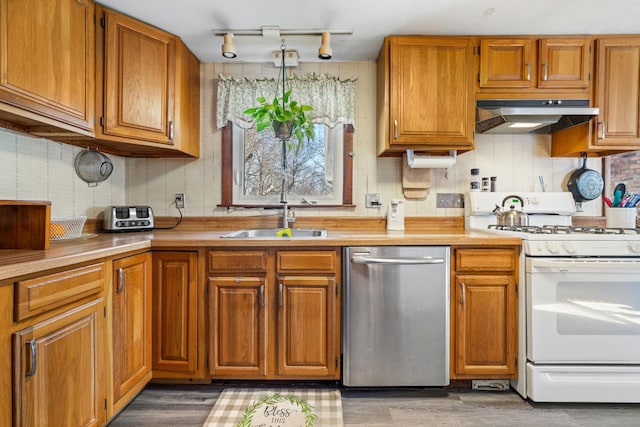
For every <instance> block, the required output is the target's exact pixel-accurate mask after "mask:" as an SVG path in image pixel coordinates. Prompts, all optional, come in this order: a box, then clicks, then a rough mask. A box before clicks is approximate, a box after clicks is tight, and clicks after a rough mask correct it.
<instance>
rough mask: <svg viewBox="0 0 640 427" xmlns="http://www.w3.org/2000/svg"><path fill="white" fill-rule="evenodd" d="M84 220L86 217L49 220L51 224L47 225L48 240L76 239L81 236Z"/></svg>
mask: <svg viewBox="0 0 640 427" xmlns="http://www.w3.org/2000/svg"><path fill="white" fill-rule="evenodd" d="M86 220H87V217H86V216H67V217H60V218H51V224H49V239H51V240H66V239H76V238H78V237H80V236H82V228H83V227H84V222H85V221H86Z"/></svg>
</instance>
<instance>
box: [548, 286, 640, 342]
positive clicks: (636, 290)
mask: <svg viewBox="0 0 640 427" xmlns="http://www.w3.org/2000/svg"><path fill="white" fill-rule="evenodd" d="M590 280H593V278H592V279H590ZM556 301H557V302H556V303H555V304H549V307H547V310H553V311H555V312H556V314H557V317H556V328H557V333H558V334H560V335H640V283H638V281H637V280H636V281H614V280H610V281H606V282H599V281H591V282H585V281H559V282H558V283H557V287H556ZM538 308H539V309H543V310H544V308H543V307H538Z"/></svg>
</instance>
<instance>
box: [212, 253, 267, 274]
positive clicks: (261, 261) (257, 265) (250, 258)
mask: <svg viewBox="0 0 640 427" xmlns="http://www.w3.org/2000/svg"><path fill="white" fill-rule="evenodd" d="M208 266H209V271H210V272H215V271H250V272H264V271H266V270H267V253H266V252H265V251H209V254H208Z"/></svg>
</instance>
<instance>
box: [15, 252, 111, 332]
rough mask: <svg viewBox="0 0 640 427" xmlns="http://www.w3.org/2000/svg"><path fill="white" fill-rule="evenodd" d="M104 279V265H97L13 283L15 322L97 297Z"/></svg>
mask: <svg viewBox="0 0 640 427" xmlns="http://www.w3.org/2000/svg"><path fill="white" fill-rule="evenodd" d="M104 280H105V266H104V263H98V264H91V265H87V266H85V267H78V268H72V269H69V270H66V271H61V272H59V273H54V274H48V275H46V276H41V277H37V278H35V279H29V280H21V281H19V282H16V283H15V292H16V305H15V320H16V321H20V320H23V319H26V318H29V317H32V316H35V315H36V314H40V313H44V312H45V311H49V310H53V309H54V308H57V307H60V306H63V305H65V304H68V303H70V302H73V301H77V300H80V299H82V298H84V297H86V296H88V295H92V294H96V293H98V292H100V291H101V290H102V289H103V287H104Z"/></svg>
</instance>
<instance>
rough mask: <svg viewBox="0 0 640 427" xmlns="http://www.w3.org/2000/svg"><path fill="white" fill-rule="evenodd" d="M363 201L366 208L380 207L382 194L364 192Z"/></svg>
mask: <svg viewBox="0 0 640 427" xmlns="http://www.w3.org/2000/svg"><path fill="white" fill-rule="evenodd" d="M364 202H365V206H366V207H367V208H380V207H382V195H381V194H380V193H366V194H365V195H364Z"/></svg>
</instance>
